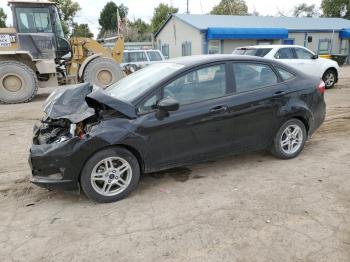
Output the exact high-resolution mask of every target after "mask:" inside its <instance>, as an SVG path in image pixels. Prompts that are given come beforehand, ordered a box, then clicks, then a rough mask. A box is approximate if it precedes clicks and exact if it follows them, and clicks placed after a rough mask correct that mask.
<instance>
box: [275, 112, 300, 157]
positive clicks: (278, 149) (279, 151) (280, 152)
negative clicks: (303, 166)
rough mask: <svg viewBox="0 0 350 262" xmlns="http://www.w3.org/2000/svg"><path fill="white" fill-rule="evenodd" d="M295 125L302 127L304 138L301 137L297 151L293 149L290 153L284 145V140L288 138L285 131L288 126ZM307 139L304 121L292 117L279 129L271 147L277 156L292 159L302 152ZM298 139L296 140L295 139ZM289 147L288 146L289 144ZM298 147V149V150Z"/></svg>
mask: <svg viewBox="0 0 350 262" xmlns="http://www.w3.org/2000/svg"><path fill="white" fill-rule="evenodd" d="M293 126H298V127H299V128H300V129H301V132H302V139H301V143H300V145H299V146H298V149H297V148H295V152H293V151H291V152H290V153H287V152H286V149H285V147H286V146H287V145H286V146H284V147H282V144H281V142H282V140H284V141H285V139H286V134H285V131H286V129H287V128H288V127H290V128H291V127H293ZM306 139H307V132H306V128H305V125H304V123H303V122H301V121H300V120H298V119H295V118H293V119H290V120H288V121H286V122H285V123H284V124H283V125H282V126H281V127H280V128H279V130H278V132H277V133H276V135H275V138H274V141H273V145H272V148H271V152H272V154H273V155H274V156H276V157H277V158H281V159H291V158H294V157H296V156H297V155H299V154H300V152H301V151H302V150H303V148H304V146H305V142H306ZM294 141H296V140H294ZM287 147H288V146H287ZM296 149H297V150H296Z"/></svg>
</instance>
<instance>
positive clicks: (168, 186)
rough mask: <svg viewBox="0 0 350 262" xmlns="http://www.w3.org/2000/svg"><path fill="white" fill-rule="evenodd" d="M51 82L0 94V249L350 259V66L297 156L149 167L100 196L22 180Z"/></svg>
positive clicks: (24, 257)
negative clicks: (5, 99)
mask: <svg viewBox="0 0 350 262" xmlns="http://www.w3.org/2000/svg"><path fill="white" fill-rule="evenodd" d="M50 91H52V89H43V90H41V91H40V92H41V93H40V94H39V95H38V96H37V97H36V98H35V100H34V101H33V102H31V103H28V104H19V105H0V123H1V125H0V137H1V139H0V148H1V149H2V150H1V151H0V261H35V262H38V261H97V260H98V259H100V260H101V261H140V260H142V261H269V262H270V261H278V262H280V261H318V262H321V261H327V262H328V261H332V262H334V261H350V191H349V188H350V138H349V137H350V67H344V68H342V70H341V79H340V82H339V84H338V85H337V86H336V87H335V88H334V89H332V90H327V92H326V101H327V118H326V121H325V123H324V124H323V125H322V127H321V128H320V129H319V130H318V131H317V132H316V133H315V134H314V136H313V137H312V139H311V140H309V141H308V142H307V145H306V147H305V149H304V151H303V153H302V154H301V155H300V156H299V157H297V158H295V159H292V160H288V161H283V160H278V159H275V158H274V157H272V156H271V155H270V154H269V153H267V152H256V153H250V154H244V155H240V156H235V157H227V158H223V159H221V160H218V161H215V162H210V163H205V164H200V165H194V166H190V167H188V168H181V169H175V170H170V171H167V172H161V173H155V174H152V175H147V176H143V177H142V179H141V182H140V185H139V187H138V188H137V190H136V191H135V192H133V193H132V194H131V195H130V196H129V197H128V198H127V199H125V200H122V201H119V202H117V203H112V204H103V205H102V204H95V203H92V202H90V201H88V200H87V199H86V197H84V196H83V195H77V194H73V193H65V192H55V191H51V192H50V191H47V190H45V189H41V188H38V187H35V186H33V185H31V184H30V183H29V182H28V180H29V176H30V170H29V167H28V164H27V157H28V149H29V146H30V143H31V135H32V126H33V124H34V123H35V122H36V121H38V120H39V119H40V118H41V114H42V113H41V105H42V103H43V101H44V99H45V98H46V97H47V96H48V94H49V93H50Z"/></svg>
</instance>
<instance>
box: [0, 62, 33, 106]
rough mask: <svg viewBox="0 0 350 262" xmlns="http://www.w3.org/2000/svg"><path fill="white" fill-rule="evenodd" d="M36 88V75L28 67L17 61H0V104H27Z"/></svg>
mask: <svg viewBox="0 0 350 262" xmlns="http://www.w3.org/2000/svg"><path fill="white" fill-rule="evenodd" d="M38 87H39V84H38V79H37V77H36V74H35V72H34V71H33V69H31V68H30V67H29V66H27V65H25V64H24V63H21V62H17V61H10V60H8V61H0V103H5V104H15V103H25V102H29V101H30V100H32V98H33V97H34V96H35V94H36V93H37V91H38Z"/></svg>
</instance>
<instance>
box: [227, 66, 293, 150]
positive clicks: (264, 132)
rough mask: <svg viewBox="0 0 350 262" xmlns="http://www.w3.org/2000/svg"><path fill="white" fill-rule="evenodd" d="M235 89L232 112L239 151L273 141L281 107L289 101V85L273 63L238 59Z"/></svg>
mask: <svg viewBox="0 0 350 262" xmlns="http://www.w3.org/2000/svg"><path fill="white" fill-rule="evenodd" d="M232 70H233V72H234V74H233V76H234V82H235V91H234V95H233V96H232V103H231V104H230V105H229V112H230V114H232V118H233V119H234V130H233V135H232V147H233V149H234V150H235V151H241V150H242V151H245V150H251V149H260V148H264V147H266V146H268V145H269V144H270V143H271V141H272V136H273V130H275V127H276V124H277V123H278V120H277V118H278V110H279V108H280V107H281V106H282V104H283V103H285V102H286V100H285V99H284V96H285V95H286V94H287V93H288V88H287V86H286V85H285V84H284V83H281V82H280V79H279V77H278V75H277V74H276V73H275V71H274V69H273V68H272V67H271V66H270V65H269V64H264V63H258V62H234V63H233V64H232Z"/></svg>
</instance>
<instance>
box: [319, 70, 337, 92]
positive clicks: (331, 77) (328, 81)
mask: <svg viewBox="0 0 350 262" xmlns="http://www.w3.org/2000/svg"><path fill="white" fill-rule="evenodd" d="M322 80H323V82H324V83H325V85H326V89H331V88H333V87H334V85H335V83H336V82H337V72H336V71H335V70H334V69H328V70H327V71H326V72H325V73H324V74H323V76H322Z"/></svg>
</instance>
